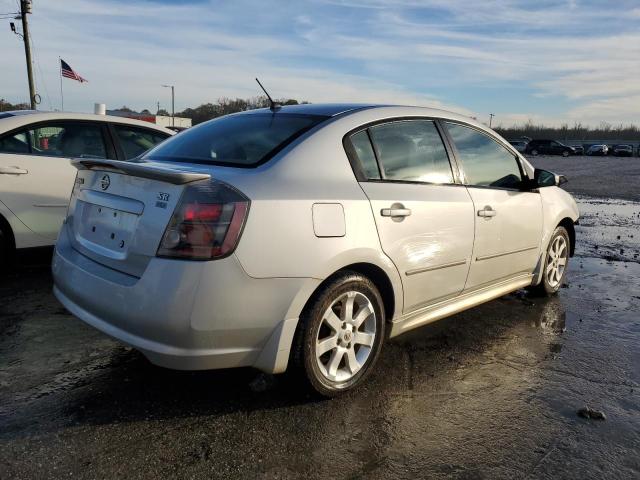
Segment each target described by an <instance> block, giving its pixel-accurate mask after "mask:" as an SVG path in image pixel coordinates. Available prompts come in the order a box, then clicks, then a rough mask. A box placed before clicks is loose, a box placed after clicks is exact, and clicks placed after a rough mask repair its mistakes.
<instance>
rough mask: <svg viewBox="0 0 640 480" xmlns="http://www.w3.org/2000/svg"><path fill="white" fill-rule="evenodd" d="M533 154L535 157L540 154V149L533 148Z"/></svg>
mask: <svg viewBox="0 0 640 480" xmlns="http://www.w3.org/2000/svg"><path fill="white" fill-rule="evenodd" d="M531 155H533V156H534V157H537V156H538V150H536V149H535V148H534V149H533V150H531Z"/></svg>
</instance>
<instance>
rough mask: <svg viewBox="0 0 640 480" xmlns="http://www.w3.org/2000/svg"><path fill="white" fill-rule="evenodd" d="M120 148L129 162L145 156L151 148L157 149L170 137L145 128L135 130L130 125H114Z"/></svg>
mask: <svg viewBox="0 0 640 480" xmlns="http://www.w3.org/2000/svg"><path fill="white" fill-rule="evenodd" d="M113 127H114V128H115V130H116V135H117V136H118V140H119V141H120V146H121V147H122V150H123V151H124V156H125V158H126V159H127V160H129V159H130V158H134V157H137V156H138V155H141V154H143V153H144V152H146V151H147V150H149V149H150V148H151V147H155V146H156V145H157V144H158V143H160V142H162V141H163V140H164V139H166V138H167V137H168V136H169V135H165V134H162V133H160V132H154V131H153V130H146V129H144V128H135V127H130V126H128V125H114V126H113Z"/></svg>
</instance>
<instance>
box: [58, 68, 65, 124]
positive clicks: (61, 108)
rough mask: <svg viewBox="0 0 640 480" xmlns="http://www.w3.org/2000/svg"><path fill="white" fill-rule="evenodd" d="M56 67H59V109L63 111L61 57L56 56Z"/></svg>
mask: <svg viewBox="0 0 640 480" xmlns="http://www.w3.org/2000/svg"><path fill="white" fill-rule="evenodd" d="M58 68H59V69H60V101H61V104H62V105H61V107H60V111H62V112H64V94H63V93H62V58H60V57H58Z"/></svg>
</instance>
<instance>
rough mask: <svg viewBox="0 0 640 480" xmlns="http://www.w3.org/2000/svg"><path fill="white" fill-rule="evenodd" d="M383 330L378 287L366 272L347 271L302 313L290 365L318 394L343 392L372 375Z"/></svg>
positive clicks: (382, 309) (316, 296)
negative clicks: (363, 273) (365, 274)
mask: <svg viewBox="0 0 640 480" xmlns="http://www.w3.org/2000/svg"><path fill="white" fill-rule="evenodd" d="M384 335H385V314H384V308H383V303H382V298H381V297H380V293H379V292H378V289H377V288H376V286H375V285H374V284H373V283H372V282H371V280H369V279H368V278H367V277H365V276H363V275H361V274H359V273H357V272H345V273H344V274H341V275H340V276H338V277H336V278H335V279H334V280H332V281H330V282H329V283H328V284H327V285H325V286H324V287H323V288H322V289H321V290H320V291H319V292H317V293H316V294H315V295H314V297H313V298H312V300H311V301H310V303H309V305H307V307H306V308H305V310H304V312H303V314H302V315H301V317H300V325H299V327H298V331H297V332H296V338H295V340H294V342H295V343H294V349H293V358H292V360H293V362H292V363H293V365H292V366H293V368H294V370H295V371H296V373H297V374H299V375H301V376H302V377H303V378H304V379H305V380H306V382H307V383H308V385H309V386H310V387H311V388H312V389H313V390H315V391H316V392H317V393H319V394H320V395H322V396H325V397H333V396H336V395H339V394H341V393H344V392H346V391H348V390H351V389H353V388H356V387H357V386H358V385H360V384H362V383H363V382H364V380H365V379H366V377H368V376H369V374H370V373H371V371H372V369H373V366H374V365H375V363H376V361H377V359H378V356H379V355H380V350H381V349H382V343H383V341H384Z"/></svg>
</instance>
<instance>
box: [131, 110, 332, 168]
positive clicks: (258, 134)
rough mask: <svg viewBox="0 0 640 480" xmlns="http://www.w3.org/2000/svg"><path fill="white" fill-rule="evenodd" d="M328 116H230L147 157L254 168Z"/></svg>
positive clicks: (186, 133) (177, 138)
mask: <svg viewBox="0 0 640 480" xmlns="http://www.w3.org/2000/svg"><path fill="white" fill-rule="evenodd" d="M326 118H328V117H325V116H320V115H296V114H288V113H278V112H275V113H249V114H238V115H228V116H225V117H221V118H218V119H216V120H211V121H209V122H206V123H203V124H201V125H197V126H195V127H192V128H190V129H188V130H186V131H184V132H181V133H180V135H176V136H175V137H171V138H169V139H167V141H165V142H163V143H161V144H160V145H158V146H157V147H155V148H154V149H153V150H151V151H150V152H149V153H147V154H146V155H145V156H144V157H143V158H145V159H150V160H166V161H172V162H186V163H203V164H211V165H223V166H230V167H254V166H257V165H259V164H261V163H263V162H266V161H267V160H268V159H270V158H271V157H273V156H274V155H275V154H276V153H277V152H279V151H280V150H282V149H283V148H284V147H286V146H287V145H288V144H289V143H291V142H292V141H293V140H294V139H296V138H297V137H299V136H300V135H302V134H303V133H305V132H307V131H308V130H310V129H311V128H313V127H314V126H316V125H318V124H319V123H320V122H322V121H323V120H325V119H326Z"/></svg>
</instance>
